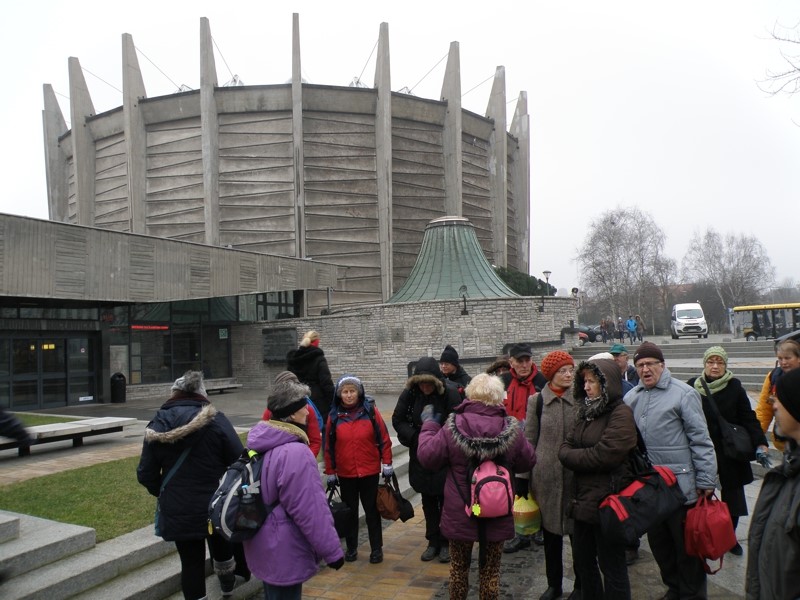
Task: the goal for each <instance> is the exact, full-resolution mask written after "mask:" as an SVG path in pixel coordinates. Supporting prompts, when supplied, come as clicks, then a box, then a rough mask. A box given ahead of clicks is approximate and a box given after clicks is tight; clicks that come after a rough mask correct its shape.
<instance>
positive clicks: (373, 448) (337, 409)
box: [325, 375, 392, 477]
mask: <svg viewBox="0 0 800 600" xmlns="http://www.w3.org/2000/svg"><path fill="white" fill-rule="evenodd" d="M344 384H349V385H355V386H356V388H357V389H358V402H357V404H356V406H355V407H354V408H351V409H348V408H344V407H343V406H342V396H341V388H342V385H344ZM370 413H371V416H370ZM373 419H374V420H375V421H374V424H373ZM334 421H335V422H336V427H335V428H334V427H333V423H334ZM376 427H377V432H376V430H375V428H376ZM325 433H326V436H327V438H326V439H327V442H326V444H325V473H327V474H328V475H332V474H334V473H335V474H336V475H338V476H339V477H368V476H370V475H377V474H378V473H380V471H381V463H383V464H385V465H390V464H392V440H391V438H390V437H389V431H388V430H387V429H386V423H384V422H383V417H382V416H381V413H380V411H378V407H377V406H375V401H374V400H373V399H372V398H370V397H369V396H367V395H365V394H364V385H363V384H362V383H361V380H360V379H358V378H357V377H354V376H352V375H344V376H342V377H341V378H340V379H339V381H338V382H337V383H336V391H335V392H334V400H333V408H332V409H331V414H330V416H329V417H328V423H327V425H326V426H325ZM332 452H333V454H332Z"/></svg>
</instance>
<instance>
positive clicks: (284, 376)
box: [275, 371, 300, 383]
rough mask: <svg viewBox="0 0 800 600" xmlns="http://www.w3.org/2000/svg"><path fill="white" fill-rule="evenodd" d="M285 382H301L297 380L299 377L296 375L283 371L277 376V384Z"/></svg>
mask: <svg viewBox="0 0 800 600" xmlns="http://www.w3.org/2000/svg"><path fill="white" fill-rule="evenodd" d="M285 381H295V382H299V381H300V380H299V379H298V378H297V375H295V374H294V373H292V372H291V371H281V372H280V373H278V374H277V375H275V383H283V382H285Z"/></svg>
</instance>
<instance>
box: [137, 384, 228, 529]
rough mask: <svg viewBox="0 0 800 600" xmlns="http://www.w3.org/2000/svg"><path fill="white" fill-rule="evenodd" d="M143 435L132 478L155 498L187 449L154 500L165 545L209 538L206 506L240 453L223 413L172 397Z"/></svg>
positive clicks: (197, 399) (196, 399) (189, 397)
mask: <svg viewBox="0 0 800 600" xmlns="http://www.w3.org/2000/svg"><path fill="white" fill-rule="evenodd" d="M177 396H178V397H177V398H175V399H172V400H169V401H167V402H166V403H165V404H164V405H163V406H161V408H160V409H159V410H158V412H157V413H156V415H155V417H154V418H153V420H152V421H150V423H148V424H147V428H146V429H145V432H144V444H143V446H142V455H141V458H140V459H139V466H138V467H137V469H136V477H137V479H138V480H139V483H141V484H142V485H143V486H144V487H146V488H147V491H148V492H150V494H152V495H153V496H156V497H158V496H159V491H160V488H161V481H162V478H163V477H164V476H166V474H167V473H169V471H170V469H172V467H173V465H174V464H175V462H176V461H177V460H178V458H179V457H180V455H181V453H182V452H183V450H184V449H185V448H187V447H191V450H190V451H189V454H188V455H187V456H186V459H185V460H184V461H183V463H182V464H181V465H180V466H179V467H178V469H177V470H176V471H175V474H174V475H173V476H172V479H170V480H169V482H168V483H167V485H166V487H165V488H164V491H163V492H161V496H160V498H159V512H160V516H159V528H160V530H161V533H162V535H161V537H163V538H164V539H165V540H167V541H175V540H193V539H203V538H205V537H206V536H207V535H208V503H209V501H210V500H211V495H212V494H213V493H214V491H215V490H216V489H217V486H218V485H219V478H220V477H221V476H222V474H223V473H224V472H225V470H226V469H227V468H228V466H229V465H230V464H231V463H233V462H234V461H235V460H236V459H237V458H238V457H239V455H240V454H241V453H242V450H243V448H242V442H241V441H240V440H239V437H238V436H237V435H236V431H234V429H233V426H232V425H231V423H230V421H228V419H227V418H226V417H225V415H224V414H222V413H221V412H219V411H217V409H216V408H214V406H212V405H211V403H210V402H209V401H208V399H207V398H204V397H203V396H199V395H193V394H177Z"/></svg>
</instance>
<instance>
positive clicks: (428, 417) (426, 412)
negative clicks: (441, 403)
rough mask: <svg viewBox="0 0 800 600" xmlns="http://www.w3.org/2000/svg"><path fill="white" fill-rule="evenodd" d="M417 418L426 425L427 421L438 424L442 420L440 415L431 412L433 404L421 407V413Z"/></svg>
mask: <svg viewBox="0 0 800 600" xmlns="http://www.w3.org/2000/svg"><path fill="white" fill-rule="evenodd" d="M419 418H420V420H421V421H422V422H423V423H427V422H428V421H436V422H437V423H439V422H440V419H441V418H442V415H440V414H439V413H435V412H433V404H426V405H425V406H424V407H423V409H422V412H421V413H420V415H419Z"/></svg>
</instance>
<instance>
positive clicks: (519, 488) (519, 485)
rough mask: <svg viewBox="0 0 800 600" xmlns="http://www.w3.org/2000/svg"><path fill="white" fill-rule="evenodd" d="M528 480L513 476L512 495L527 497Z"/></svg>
mask: <svg viewBox="0 0 800 600" xmlns="http://www.w3.org/2000/svg"><path fill="white" fill-rule="evenodd" d="M528 483H529V482H528V480H527V479H522V478H521V477H514V495H515V496H519V497H520V498H527V497H528V494H529V493H530V492H529V488H528Z"/></svg>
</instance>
